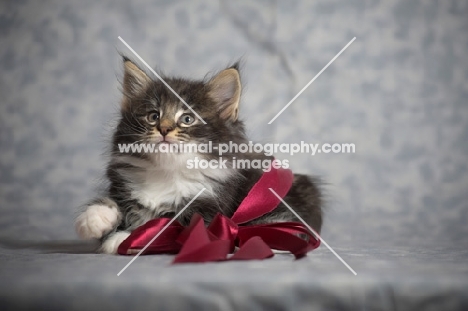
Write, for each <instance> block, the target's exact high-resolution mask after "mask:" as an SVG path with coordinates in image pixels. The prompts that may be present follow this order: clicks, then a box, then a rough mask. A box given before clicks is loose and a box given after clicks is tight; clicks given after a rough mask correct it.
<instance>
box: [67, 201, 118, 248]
mask: <svg viewBox="0 0 468 311" xmlns="http://www.w3.org/2000/svg"><path fill="white" fill-rule="evenodd" d="M120 218H121V215H120V212H119V210H118V209H117V207H116V206H108V205H102V204H93V205H90V206H88V207H87V208H86V210H85V211H84V212H83V213H82V214H81V215H79V216H78V218H77V219H76V222H75V230H76V233H77V234H78V236H79V237H80V238H82V239H84V240H91V239H100V238H102V237H103V235H104V234H106V233H108V232H110V231H112V230H113V229H114V228H115V226H117V225H118V223H119V222H120Z"/></svg>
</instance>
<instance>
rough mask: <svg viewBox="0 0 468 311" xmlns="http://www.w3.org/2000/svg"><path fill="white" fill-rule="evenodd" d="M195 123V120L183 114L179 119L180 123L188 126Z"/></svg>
mask: <svg viewBox="0 0 468 311" xmlns="http://www.w3.org/2000/svg"><path fill="white" fill-rule="evenodd" d="M194 121H195V118H194V117H192V116H191V115H189V114H184V115H182V116H181V117H180V122H182V123H184V124H187V125H190V124H192V123H193V122H194Z"/></svg>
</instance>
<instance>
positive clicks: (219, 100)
mask: <svg viewBox="0 0 468 311" xmlns="http://www.w3.org/2000/svg"><path fill="white" fill-rule="evenodd" d="M208 87H209V91H208V95H209V96H210V97H211V98H212V99H213V100H214V101H215V102H216V104H217V106H218V109H219V113H220V116H221V118H222V119H224V120H231V121H236V120H237V117H238V114H239V101H240V95H241V90H242V86H241V82H240V76H239V71H238V68H237V65H234V66H232V67H230V68H228V69H225V70H223V71H221V72H220V73H218V74H217V75H216V76H215V77H214V78H212V79H211V80H210V81H209V82H208Z"/></svg>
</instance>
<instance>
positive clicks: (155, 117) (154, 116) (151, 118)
mask: <svg viewBox="0 0 468 311" xmlns="http://www.w3.org/2000/svg"><path fill="white" fill-rule="evenodd" d="M146 118H147V119H148V122H149V123H156V121H158V120H159V112H157V111H155V112H152V113H150V114H148V116H147V117H146Z"/></svg>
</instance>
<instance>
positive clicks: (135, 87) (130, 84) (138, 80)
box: [123, 57, 151, 103]
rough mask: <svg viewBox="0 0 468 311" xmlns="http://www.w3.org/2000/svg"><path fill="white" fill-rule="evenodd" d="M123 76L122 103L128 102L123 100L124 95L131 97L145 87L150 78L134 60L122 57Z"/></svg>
mask: <svg viewBox="0 0 468 311" xmlns="http://www.w3.org/2000/svg"><path fill="white" fill-rule="evenodd" d="M123 63H124V77H123V91H124V103H125V102H128V100H125V99H126V97H127V99H128V98H131V97H133V96H135V95H137V94H139V93H140V92H141V91H143V90H144V89H145V87H146V86H147V85H148V83H149V82H150V81H151V78H150V77H148V75H147V74H146V73H145V72H144V71H143V70H141V69H140V68H139V67H138V66H137V65H136V64H135V63H134V62H132V61H131V60H130V59H128V58H126V57H124V58H123Z"/></svg>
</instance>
